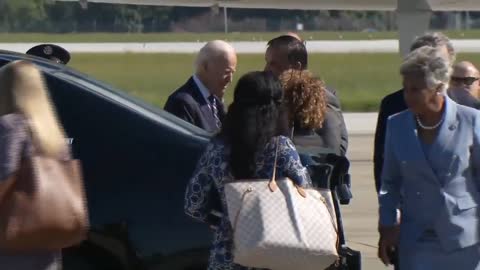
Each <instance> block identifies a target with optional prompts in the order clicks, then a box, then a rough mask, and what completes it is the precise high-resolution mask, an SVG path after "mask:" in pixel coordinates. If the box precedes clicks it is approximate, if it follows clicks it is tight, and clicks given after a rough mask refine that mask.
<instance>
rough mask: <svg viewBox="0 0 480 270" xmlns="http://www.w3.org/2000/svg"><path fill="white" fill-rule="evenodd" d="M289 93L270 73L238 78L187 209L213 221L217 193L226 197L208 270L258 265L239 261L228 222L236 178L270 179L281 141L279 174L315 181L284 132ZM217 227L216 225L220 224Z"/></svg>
mask: <svg viewBox="0 0 480 270" xmlns="http://www.w3.org/2000/svg"><path fill="white" fill-rule="evenodd" d="M282 102H283V91H282V86H281V84H280V82H279V81H278V79H276V78H275V77H274V76H273V75H272V74H270V73H267V72H259V71H257V72H251V73H248V74H246V75H244V76H243V77H242V78H240V80H239V81H238V84H237V86H236V87H235V91H234V101H233V103H232V104H231V105H230V107H229V110H228V114H227V116H226V119H225V122H224V124H223V128H222V130H221V132H220V133H219V134H218V135H217V136H216V137H214V138H213V139H212V141H211V142H210V143H209V145H208V146H207V148H206V150H205V152H204V153H203V155H202V157H201V158H200V160H199V162H198V165H197V168H196V170H195V172H194V174H193V177H192V179H190V182H189V184H188V186H187V190H186V194H185V213H186V214H187V215H189V216H191V217H192V218H194V219H196V220H199V221H201V222H205V223H210V222H209V220H211V219H209V216H210V214H211V213H210V212H211V207H210V206H211V205H212V203H215V202H212V200H215V199H218V198H217V197H215V196H212V194H215V192H212V191H217V192H218V194H219V198H220V209H221V212H222V214H221V219H220V223H219V224H218V226H215V227H214V226H212V225H214V224H209V225H211V227H212V228H213V230H214V239H213V246H212V249H211V253H210V259H209V266H208V270H233V269H235V270H245V269H252V268H247V267H243V266H240V265H236V264H234V263H233V257H232V247H233V232H232V226H231V224H230V221H229V220H228V213H227V205H226V198H225V193H224V183H225V182H228V181H232V180H234V179H252V178H270V177H271V176H272V173H273V166H274V159H275V148H276V142H277V139H278V147H279V148H278V161H277V177H279V178H280V177H285V176H287V177H290V178H291V179H292V180H293V181H295V182H296V183H297V184H299V185H301V186H309V185H310V184H311V180H310V177H309V176H308V173H307V170H306V169H305V168H304V167H303V166H302V164H301V163H300V159H299V156H298V153H297V151H296V149H295V147H294V145H293V143H292V141H290V139H289V138H288V137H285V136H282V135H281V134H285V131H286V130H287V129H286V127H288V125H286V123H287V119H280V120H279V118H282V117H281V115H286V114H284V113H280V112H281V111H282V108H283V105H282ZM215 225H216V224H215Z"/></svg>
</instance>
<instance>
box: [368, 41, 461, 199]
mask: <svg viewBox="0 0 480 270" xmlns="http://www.w3.org/2000/svg"><path fill="white" fill-rule="evenodd" d="M423 46H430V47H434V48H441V50H442V51H443V52H445V54H447V55H448V58H449V61H450V64H453V62H454V61H455V51H454V49H453V46H452V43H451V42H450V40H449V39H448V37H446V36H445V35H443V34H441V33H428V34H425V35H423V36H420V37H418V38H417V39H416V40H415V41H414V42H413V43H412V45H411V47H410V51H414V50H416V49H418V48H420V47H423ZM406 109H407V105H406V104H405V100H404V98H403V88H402V89H400V90H398V91H396V92H394V93H392V94H389V95H387V96H385V97H384V98H383V99H382V102H381V104H380V110H379V112H378V119H377V128H376V130H375V143H374V150H373V170H374V176H375V187H376V189H377V192H378V191H379V190H380V176H381V172H382V167H383V149H384V144H385V132H386V130H387V119H388V117H389V116H391V115H394V114H396V113H399V112H401V111H404V110H406Z"/></svg>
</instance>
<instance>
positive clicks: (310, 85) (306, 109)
mask: <svg viewBox="0 0 480 270" xmlns="http://www.w3.org/2000/svg"><path fill="white" fill-rule="evenodd" d="M280 80H281V82H282V86H283V91H284V99H285V101H286V104H287V107H288V112H289V113H288V114H289V120H290V123H297V124H299V125H300V127H301V128H308V129H318V128H321V127H322V125H323V121H324V119H325V113H326V110H327V102H326V100H325V99H326V98H325V84H324V83H323V81H322V80H320V79H319V78H316V77H315V76H313V74H312V73H311V72H310V71H307V70H287V71H285V72H284V73H283V74H282V75H281V76H280Z"/></svg>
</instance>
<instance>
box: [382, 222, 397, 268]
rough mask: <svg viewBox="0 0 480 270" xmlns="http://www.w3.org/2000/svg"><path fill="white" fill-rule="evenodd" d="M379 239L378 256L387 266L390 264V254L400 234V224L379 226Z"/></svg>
mask: <svg viewBox="0 0 480 270" xmlns="http://www.w3.org/2000/svg"><path fill="white" fill-rule="evenodd" d="M379 231H380V241H379V243H378V257H379V258H380V260H382V262H383V263H384V264H385V265H386V266H388V265H390V264H392V261H391V258H390V254H392V251H394V250H395V249H396V247H397V245H398V237H399V234H400V225H394V226H390V227H380V228H379Z"/></svg>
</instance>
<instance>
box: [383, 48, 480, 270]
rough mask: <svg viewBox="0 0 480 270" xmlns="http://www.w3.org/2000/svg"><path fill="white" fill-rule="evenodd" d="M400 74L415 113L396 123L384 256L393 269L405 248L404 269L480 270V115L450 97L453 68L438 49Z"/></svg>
mask: <svg viewBox="0 0 480 270" xmlns="http://www.w3.org/2000/svg"><path fill="white" fill-rule="evenodd" d="M400 73H401V75H402V77H403V86H404V89H405V92H404V97H405V101H406V103H407V106H408V109H407V110H405V111H403V112H401V113H398V114H396V115H393V116H391V117H390V118H389V120H388V125H387V134H386V143H385V153H384V158H385V163H384V168H383V171H382V186H381V190H380V193H379V204H380V209H379V215H380V220H379V231H380V242H379V251H378V255H379V257H380V259H381V260H382V261H383V262H384V263H385V264H387V265H388V264H390V259H389V256H388V255H389V251H391V249H393V248H394V247H395V246H397V244H398V247H399V264H400V268H401V269H402V270H412V269H413V270H417V269H418V270H420V269H422V270H423V269H425V270H428V269H462V270H471V269H477V270H480V244H479V242H480V239H479V238H480V211H479V204H480V175H479V173H480V112H478V111H476V110H474V109H471V108H468V107H465V106H462V105H459V104H457V103H455V102H454V101H452V100H451V99H449V98H448V97H447V96H446V95H445V90H446V89H447V87H448V82H449V79H450V67H449V62H448V60H447V59H445V57H444V56H443V55H442V54H441V53H440V52H439V51H437V50H436V49H434V48H431V47H422V48H420V49H417V50H415V51H413V52H412V53H410V54H409V55H408V56H407V57H406V58H405V60H404V62H403V64H402V66H401V69H400ZM397 209H398V210H400V213H401V215H400V217H397Z"/></svg>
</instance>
